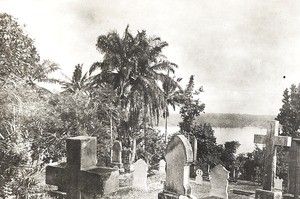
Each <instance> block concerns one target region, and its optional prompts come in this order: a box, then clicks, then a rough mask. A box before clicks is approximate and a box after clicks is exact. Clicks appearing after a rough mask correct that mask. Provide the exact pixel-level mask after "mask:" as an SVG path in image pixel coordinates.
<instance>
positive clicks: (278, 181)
mask: <svg viewBox="0 0 300 199" xmlns="http://www.w3.org/2000/svg"><path fill="white" fill-rule="evenodd" d="M282 182H283V179H280V178H279V177H276V178H275V179H274V189H275V190H279V191H282Z"/></svg>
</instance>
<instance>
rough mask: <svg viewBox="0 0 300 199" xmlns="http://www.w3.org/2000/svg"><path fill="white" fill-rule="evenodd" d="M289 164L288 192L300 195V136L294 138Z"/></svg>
mask: <svg viewBox="0 0 300 199" xmlns="http://www.w3.org/2000/svg"><path fill="white" fill-rule="evenodd" d="M288 165H289V167H288V168H289V169H288V193H289V194H294V195H297V196H298V195H299V192H300V178H299V177H300V138H293V139H292V146H291V148H290V150H289V157H288Z"/></svg>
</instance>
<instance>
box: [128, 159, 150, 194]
mask: <svg viewBox="0 0 300 199" xmlns="http://www.w3.org/2000/svg"><path fill="white" fill-rule="evenodd" d="M133 168H134V171H133V174H132V175H133V180H132V187H133V188H136V189H140V190H144V191H147V190H148V188H147V171H148V165H147V164H146V162H145V161H144V160H143V159H139V160H138V161H136V162H135V163H134V164H133Z"/></svg>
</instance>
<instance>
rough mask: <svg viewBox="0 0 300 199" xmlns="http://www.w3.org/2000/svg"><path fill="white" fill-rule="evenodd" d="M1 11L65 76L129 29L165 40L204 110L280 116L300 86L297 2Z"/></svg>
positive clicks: (156, 2)
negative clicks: (102, 42)
mask: <svg viewBox="0 0 300 199" xmlns="http://www.w3.org/2000/svg"><path fill="white" fill-rule="evenodd" d="M0 12H7V13H9V14H11V15H13V16H14V17H16V18H17V19H18V21H19V22H20V23H21V24H25V25H26V27H25V30H26V31H27V33H28V34H29V36H30V37H31V38H33V39H34V40H35V44H36V47H37V49H38V50H39V53H40V55H41V57H42V58H43V59H50V60H52V61H54V62H56V63H58V64H59V65H60V67H61V68H62V72H63V73H64V74H66V75H68V76H71V75H72V71H73V69H74V66H75V65H76V64H78V63H83V64H84V65H85V67H86V69H87V68H88V67H89V66H90V65H91V64H92V63H93V62H95V61H100V60H101V55H100V53H99V52H98V51H97V50H96V48H95V44H96V40H97V37H98V36H99V35H101V34H106V33H108V32H109V31H111V30H116V31H118V32H120V33H122V32H123V31H124V29H125V28H126V26H127V24H129V25H130V29H131V32H132V33H133V34H135V33H136V32H137V30H142V29H144V30H146V31H147V32H148V34H149V35H156V36H160V37H161V38H162V40H164V41H167V42H168V43H169V46H168V47H167V48H166V49H165V51H164V54H165V55H167V57H168V59H169V60H170V61H172V62H175V63H176V64H178V65H179V69H178V70H177V71H176V76H180V77H183V78H184V82H187V81H188V78H189V76H190V75H195V79H196V85H197V86H203V87H204V90H205V93H203V94H202V96H201V97H200V98H201V100H202V101H203V102H204V103H205V104H206V109H205V110H206V112H217V113H248V114H261V115H263V114H274V115H276V114H278V111H279V108H280V107H281V99H282V94H283V91H284V89H285V88H287V87H290V85H291V84H293V83H294V84H298V83H300V78H299V77H300V56H299V53H300V1H297V0H294V1H291V0H281V1H261V0H205V1H204V0H147V1H146V0H119V1H117V0H61V1H53V0H52V1H51V0H18V1H15V0H0ZM284 76H285V78H283V77H284Z"/></svg>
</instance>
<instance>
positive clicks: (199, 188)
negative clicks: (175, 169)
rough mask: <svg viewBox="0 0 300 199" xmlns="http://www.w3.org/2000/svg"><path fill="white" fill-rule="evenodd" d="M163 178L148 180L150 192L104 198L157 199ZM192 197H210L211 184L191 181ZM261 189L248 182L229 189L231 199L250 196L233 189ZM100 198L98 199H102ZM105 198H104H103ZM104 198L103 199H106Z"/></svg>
mask: <svg viewBox="0 0 300 199" xmlns="http://www.w3.org/2000/svg"><path fill="white" fill-rule="evenodd" d="M162 180H163V176H161V175H158V174H157V175H153V176H151V177H149V178H148V185H149V187H148V188H149V190H148V191H147V192H146V191H139V190H132V189H131V188H126V187H125V188H120V190H119V191H118V192H117V193H115V194H113V195H111V196H109V197H104V198H105V199H135V198H136V199H157V194H158V193H159V192H161V191H162V190H163V184H162V182H161V181H162ZM190 184H191V188H192V195H193V196H195V197H196V198H205V197H207V196H208V195H209V190H210V183H209V182H208V181H204V182H203V185H197V184H195V183H194V182H193V181H192V180H191V183H190ZM257 188H260V187H259V186H258V185H257V183H252V182H247V181H238V182H237V183H230V184H229V188H228V193H229V199H238V198H239V199H246V198H249V196H243V195H236V194H234V193H232V189H241V190H250V191H255V189H257ZM100 198H101V197H99V198H98V199H100ZM102 198H103V197H102ZM102 198H101V199H102ZM104 198H103V199H104Z"/></svg>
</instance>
